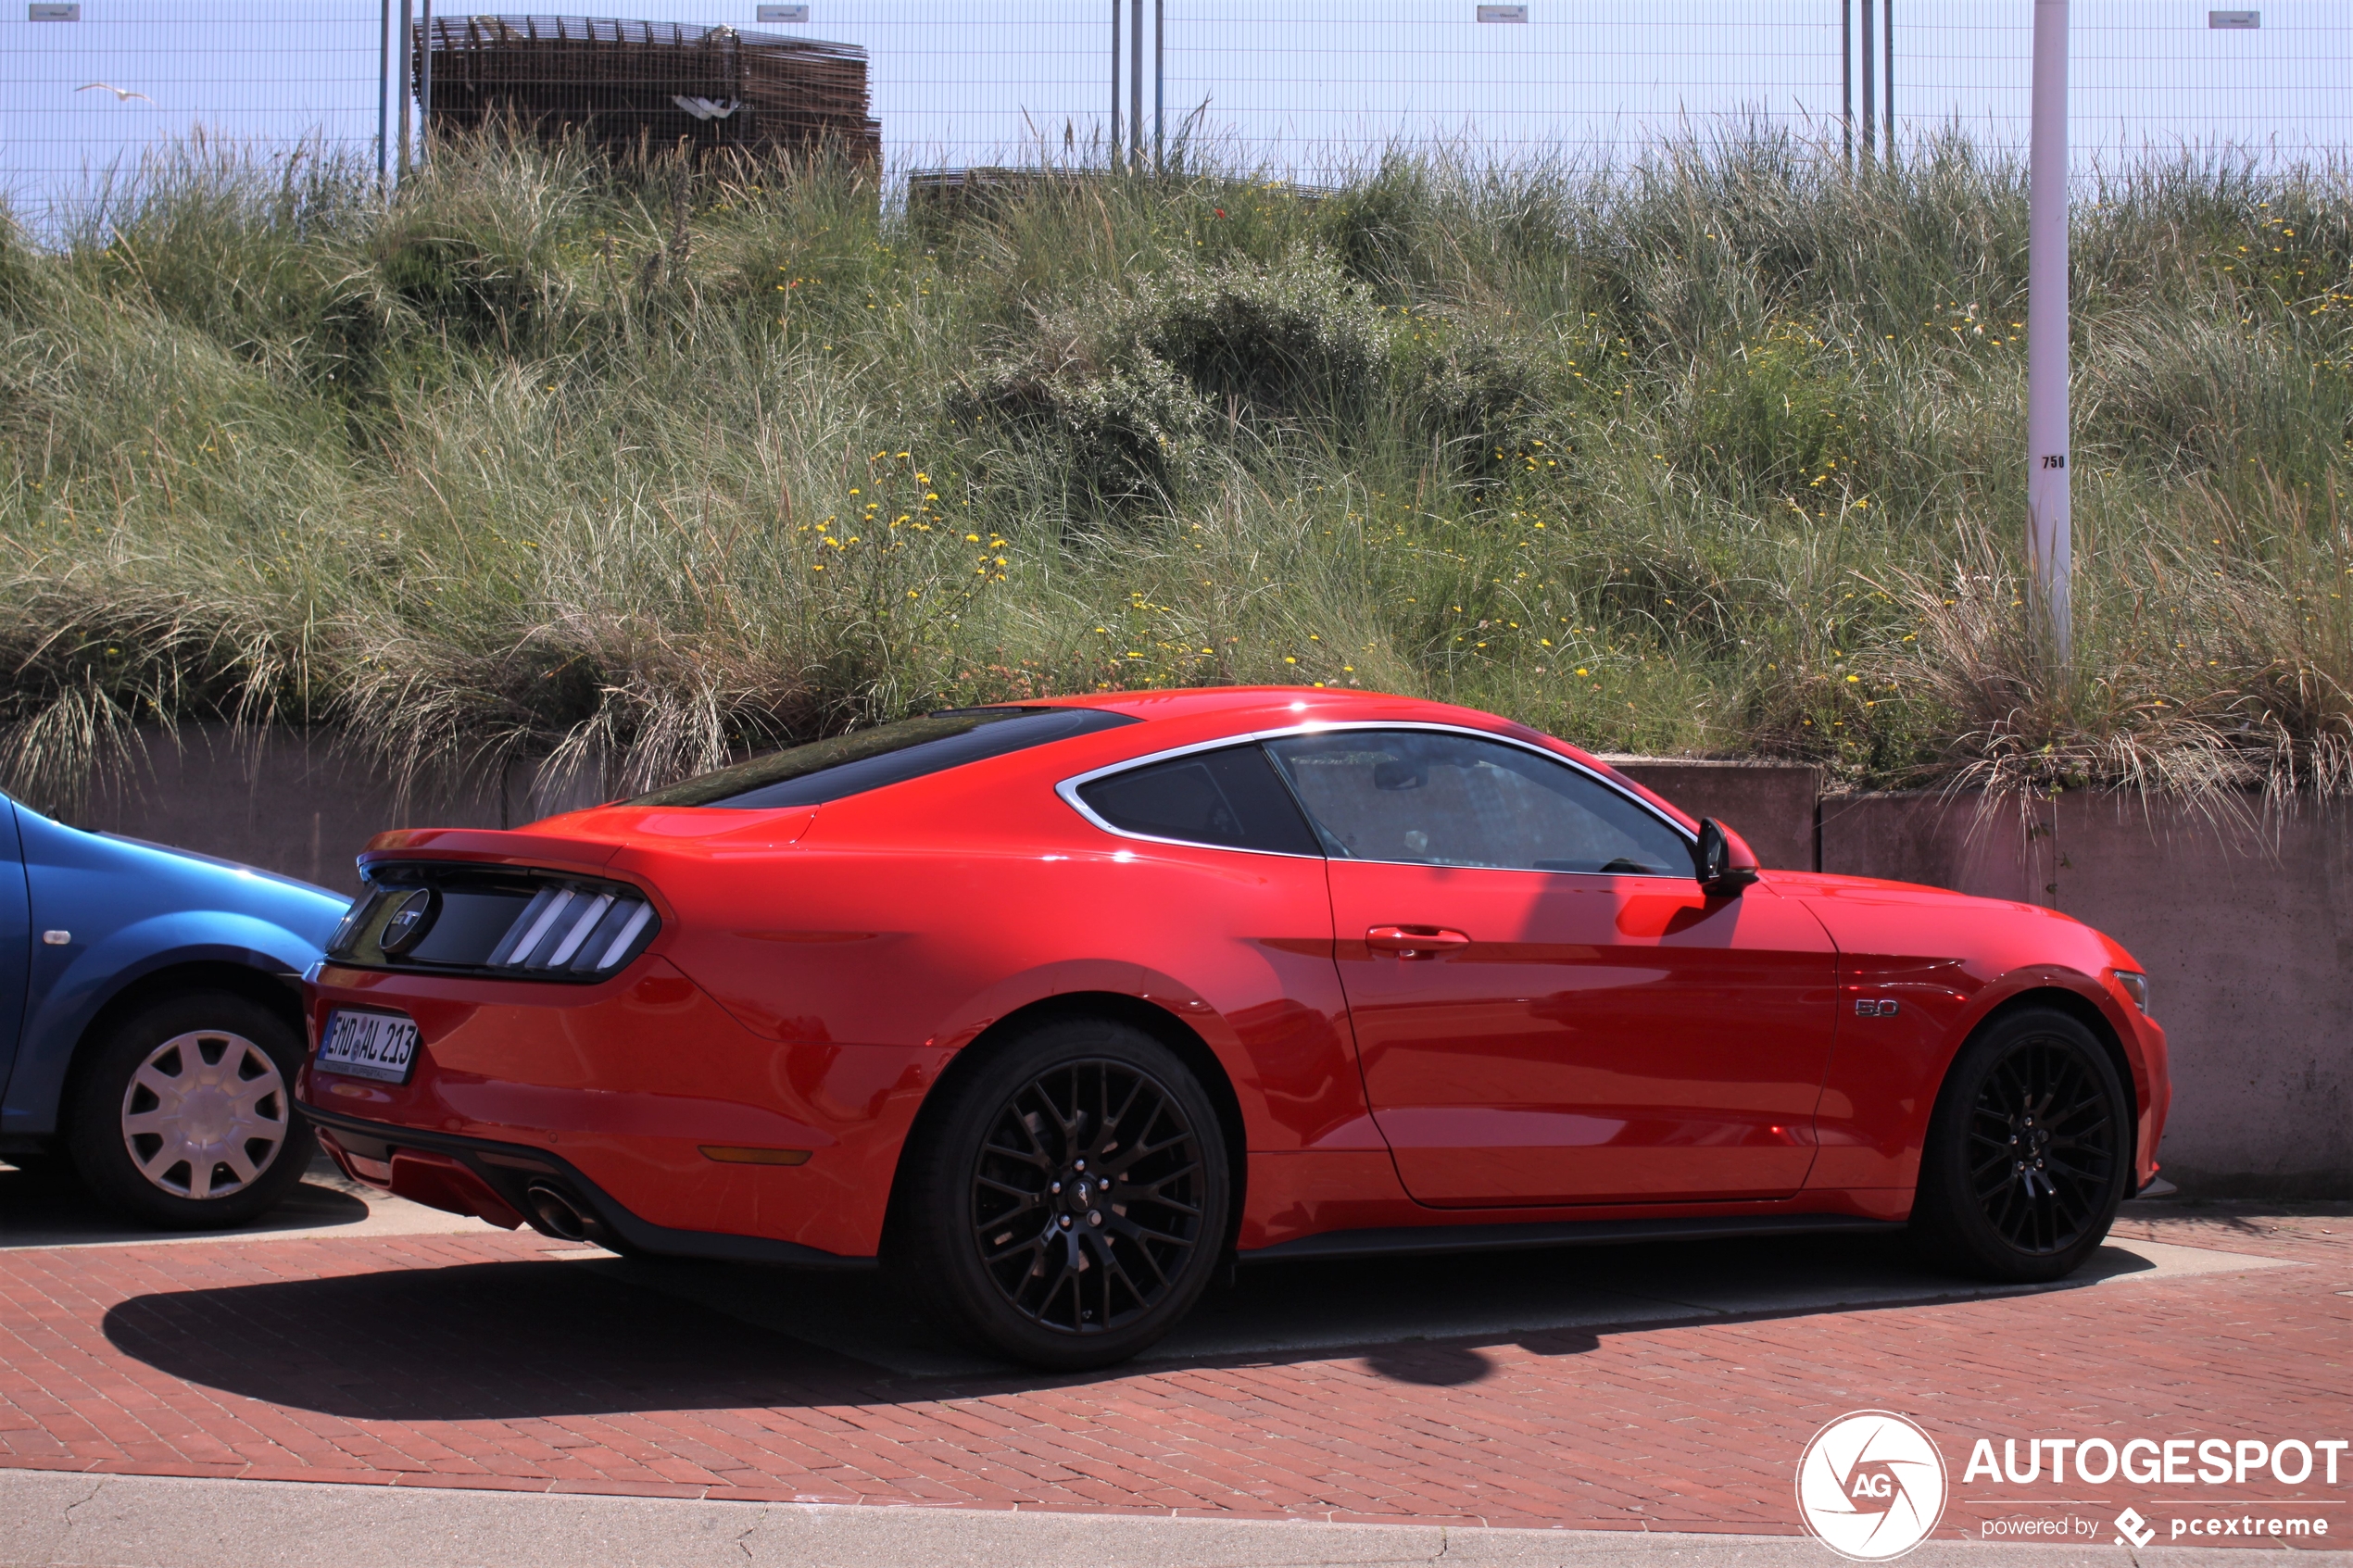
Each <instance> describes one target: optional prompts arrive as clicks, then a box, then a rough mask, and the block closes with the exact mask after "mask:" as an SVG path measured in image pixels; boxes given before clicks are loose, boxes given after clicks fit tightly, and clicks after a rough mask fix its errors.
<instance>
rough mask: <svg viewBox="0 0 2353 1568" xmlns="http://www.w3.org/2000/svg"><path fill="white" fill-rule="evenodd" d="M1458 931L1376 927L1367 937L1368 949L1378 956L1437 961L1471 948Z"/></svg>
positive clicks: (1433, 928) (1436, 926)
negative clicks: (1461, 949)
mask: <svg viewBox="0 0 2353 1568" xmlns="http://www.w3.org/2000/svg"><path fill="white" fill-rule="evenodd" d="M1470 941H1471V939H1470V938H1469V937H1467V936H1466V935H1463V934H1462V933H1461V932H1459V931H1449V930H1447V929H1446V928H1445V927H1443V926H1438V925H1377V926H1375V927H1373V928H1372V929H1371V930H1370V931H1367V932H1366V933H1365V947H1370V948H1371V949H1372V950H1373V951H1374V952H1376V953H1389V954H1391V955H1393V956H1394V957H1397V958H1401V959H1435V958H1442V957H1444V956H1445V955H1446V954H1448V953H1452V952H1454V951H1456V950H1458V949H1460V948H1463V947H1469V946H1470Z"/></svg>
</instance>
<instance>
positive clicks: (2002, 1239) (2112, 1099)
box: [1913, 1009, 2134, 1281]
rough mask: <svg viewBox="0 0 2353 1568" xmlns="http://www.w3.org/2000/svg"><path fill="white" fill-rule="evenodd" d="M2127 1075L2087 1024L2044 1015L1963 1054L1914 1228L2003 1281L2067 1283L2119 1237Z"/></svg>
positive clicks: (1945, 1257) (1923, 1170) (1951, 1257)
mask: <svg viewBox="0 0 2353 1568" xmlns="http://www.w3.org/2000/svg"><path fill="white" fill-rule="evenodd" d="M2129 1104H2130V1101H2129V1099H2128V1098H2127V1097H2126V1095H2125V1094H2124V1091H2123V1087H2122V1083H2121V1081H2120V1078H2119V1076H2118V1074H2117V1071H2116V1066H2115V1063H2114V1062H2113V1060H2111V1059H2110V1058H2109V1056H2108V1051H2107V1049H2106V1048H2105V1047H2103V1046H2102V1045H2101V1044H2100V1042H2099V1041H2098V1040H2096V1039H2095V1038H2094V1037H2093V1035H2092V1033H2091V1031H2090V1030H2089V1029H2087V1028H2085V1027H2084V1026H2083V1024H2082V1022H2078V1021H2077V1020H2076V1019H2074V1018H2072V1017H2070V1016H2069V1015H2067V1014H2065V1013H2062V1012H2057V1011H2046V1010H2039V1009H2038V1010H2032V1011H2023V1012H2018V1013H2012V1014H2010V1015H2008V1016H2007V1017H2005V1018H2002V1019H1999V1020H1997V1021H1995V1022H1994V1023H1993V1024H1991V1025H1989V1026H1988V1027H1987V1028H1985V1029H1984V1030H1982V1031H1981V1032H1980V1033H1979V1035H1977V1036H1975V1037H1973V1038H1972V1039H1971V1040H1970V1041H1969V1044H1968V1045H1966V1046H1964V1047H1962V1049H1961V1053H1960V1055H1959V1057H1958V1058H1957V1060H1955V1062H1954V1064H1953V1070H1952V1072H1951V1073H1950V1074H1949V1075H1948V1076H1947V1078H1946V1080H1945V1084H1944V1092H1943V1093H1942V1094H1941V1095H1940V1096H1939V1097H1938V1100H1937V1107H1936V1113H1935V1115H1934V1117H1933V1118H1932V1120H1931V1123H1930V1132H1929V1140H1928V1147H1927V1148H1925V1149H1924V1150H1923V1151H1922V1156H1921V1167H1920V1188H1919V1201H1918V1203H1917V1204H1916V1206H1915V1209H1914V1214H1913V1223H1914V1229H1915V1230H1916V1231H1918V1232H1919V1233H1920V1235H1921V1236H1922V1239H1923V1240H1924V1241H1926V1242H1927V1243H1928V1244H1929V1248H1930V1252H1931V1258H1932V1260H1933V1261H1936V1262H1939V1263H1942V1264H1945V1265H1948V1266H1949V1265H1952V1264H1959V1265H1961V1266H1962V1267H1964V1268H1966V1269H1967V1270H1968V1271H1969V1273H1976V1274H1981V1275H1983V1276H1985V1277H1988V1278H1993V1279H2000V1280H2021V1281H2024V1280H2051V1279H2059V1278H2063V1277H2064V1276H2066V1275H2067V1274H2069V1273H2073V1272H2074V1270H2075V1269H2076V1268H2078V1267H2079V1266H2081V1264H2082V1262H2083V1261H2084V1260H2085V1259H2086V1258H2088V1257H2090V1256H2091V1254H2092V1252H2093V1251H2094V1250H2095V1248H2097V1247H2098V1246H2099V1244H2100V1243H2101V1242H2102V1241H2103V1240H2105V1239H2106V1238H2107V1236H2108V1226H2109V1225H2110V1224H2112V1223H2114V1222H2115V1219H2116V1208H2117V1205H2118V1204H2119V1203H2120V1202H2121V1201H2123V1198H2124V1196H2125V1187H2126V1185H2127V1184H2128V1181H2129V1177H2130V1173H2131V1169H2132V1154H2133V1133H2134V1128H2133V1119H2132V1116H2131V1112H2130V1110H2129V1109H2128V1107H2129Z"/></svg>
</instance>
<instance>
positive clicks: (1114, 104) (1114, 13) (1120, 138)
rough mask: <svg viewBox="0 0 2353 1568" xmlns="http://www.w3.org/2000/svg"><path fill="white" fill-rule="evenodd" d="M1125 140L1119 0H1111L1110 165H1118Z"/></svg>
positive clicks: (1115, 166) (1116, 166)
mask: <svg viewBox="0 0 2353 1568" xmlns="http://www.w3.org/2000/svg"><path fill="white" fill-rule="evenodd" d="M1124 140H1125V136H1124V133H1123V132H1121V130H1120V125H1119V0H1111V165H1112V167H1113V168H1114V169H1116V168H1118V167H1119V149H1120V146H1121V145H1122V144H1123V142H1124Z"/></svg>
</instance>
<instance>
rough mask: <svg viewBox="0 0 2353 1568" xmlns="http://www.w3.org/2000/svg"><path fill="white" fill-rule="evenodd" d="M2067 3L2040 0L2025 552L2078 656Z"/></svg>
mask: <svg viewBox="0 0 2353 1568" xmlns="http://www.w3.org/2000/svg"><path fill="white" fill-rule="evenodd" d="M2067 174H2068V169H2067V0H2034V119H2033V130H2032V145H2031V151H2030V154H2029V159H2028V179H2029V189H2028V195H2027V229H2026V464H2027V468H2026V551H2027V556H2028V558H2029V560H2030V561H2031V562H2032V571H2033V582H2034V599H2035V608H2037V609H2038V610H2040V611H2041V612H2042V617H2043V631H2044V633H2045V635H2046V636H2047V637H2048V639H2049V647H2050V651H2051V654H2052V656H2053V657H2054V658H2055V659H2056V660H2057V667H2058V668H2060V669H2064V668H2066V666H2067V664H2068V662H2069V659H2070V654H2071V652H2072V644H2073V633H2074V614H2073V608H2072V605H2071V604H2070V595H2069V587H2070V583H2069V575H2070V571H2072V570H2073V567H2074V555H2075V543H2074V539H2073V536H2072V524H2071V521H2070V518H2069V515H2068V514H2069V502H2070V475H2069V473H2068V410H2067V396H2068V386H2067V376H2068V319H2067V239H2068V235H2067V195H2068V192H2067Z"/></svg>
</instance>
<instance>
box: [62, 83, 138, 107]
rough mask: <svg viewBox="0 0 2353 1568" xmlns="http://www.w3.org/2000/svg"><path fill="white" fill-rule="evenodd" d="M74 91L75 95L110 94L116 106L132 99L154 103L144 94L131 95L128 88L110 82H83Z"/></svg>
mask: <svg viewBox="0 0 2353 1568" xmlns="http://www.w3.org/2000/svg"><path fill="white" fill-rule="evenodd" d="M74 91H75V92H77V93H91V92H104V93H111V94H114V101H115V102H116V103H118V104H127V103H129V102H130V101H131V100H132V99H133V98H136V99H138V100H139V101H140V102H142V103H148V104H152V103H154V102H155V100H154V99H153V98H150V97H148V96H147V95H146V94H145V93H133V92H132V90H131V89H130V88H128V87H117V86H115V85H114V84H113V83H112V82H83V83H82V85H81V86H79V87H77V88H75V89H74Z"/></svg>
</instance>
